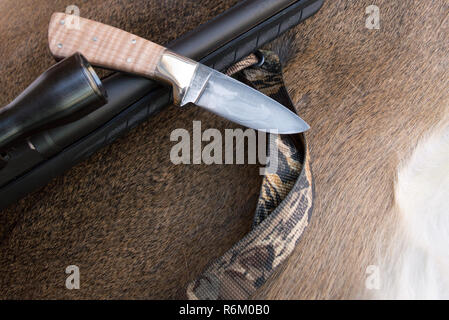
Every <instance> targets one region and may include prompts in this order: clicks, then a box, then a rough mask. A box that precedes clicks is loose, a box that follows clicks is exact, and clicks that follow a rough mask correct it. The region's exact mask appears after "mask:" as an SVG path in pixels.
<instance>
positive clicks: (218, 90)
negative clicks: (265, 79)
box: [181, 64, 310, 134]
mask: <svg viewBox="0 0 449 320" xmlns="http://www.w3.org/2000/svg"><path fill="white" fill-rule="evenodd" d="M189 102H193V103H194V104H196V105H197V106H200V107H202V108H204V109H206V110H209V111H211V112H213V113H215V114H217V115H219V116H222V117H223V118H226V119H228V120H231V121H233V122H236V123H238V124H241V125H243V126H245V127H249V128H253V129H256V130H261V131H266V132H270V131H271V132H278V133H279V134H292V133H299V132H303V131H306V130H308V129H309V128H310V127H309V125H308V124H307V123H306V122H305V121H304V120H302V119H301V118H300V117H298V116H297V115H296V114H295V113H293V112H292V111H290V110H289V109H287V108H286V107H284V106H283V105H281V104H280V103H278V102H277V101H275V100H273V99H271V98H270V97H267V96H266V95H264V94H262V93H261V92H259V91H257V90H255V89H253V88H251V87H249V86H247V85H245V84H243V83H241V82H239V81H237V80H235V79H233V78H231V77H228V76H226V75H224V74H222V73H220V72H218V71H216V70H213V69H211V68H209V67H206V66H204V65H201V64H199V65H198V67H197V68H196V72H195V75H194V77H193V79H192V81H191V83H190V86H189V88H188V89H187V92H186V94H185V96H184V97H183V99H182V103H181V105H185V104H186V103H189Z"/></svg>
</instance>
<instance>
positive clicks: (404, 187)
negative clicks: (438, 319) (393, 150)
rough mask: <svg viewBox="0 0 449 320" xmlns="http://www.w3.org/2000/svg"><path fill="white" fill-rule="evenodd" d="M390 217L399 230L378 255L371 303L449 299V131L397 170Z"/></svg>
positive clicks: (428, 140) (426, 142) (438, 133)
mask: <svg viewBox="0 0 449 320" xmlns="http://www.w3.org/2000/svg"><path fill="white" fill-rule="evenodd" d="M392 213H393V214H396V215H397V224H396V227H395V231H394V232H393V236H392V238H390V240H388V241H387V242H388V245H387V246H386V247H385V246H384V247H383V248H382V250H380V260H379V261H380V269H379V275H380V283H381V286H380V288H379V290H372V291H371V292H372V293H373V297H374V298H377V299H449V125H447V124H446V125H445V126H440V127H439V129H437V130H434V131H432V132H431V133H430V134H429V135H428V136H427V137H425V138H424V139H422V140H421V142H420V143H419V144H418V146H417V147H416V149H415V150H414V152H413V154H412V156H411V158H409V159H408V160H407V161H406V162H405V163H403V165H401V167H400V169H399V172H398V177H397V183H396V187H395V209H394V210H393V212H392ZM383 241H386V237H384V238H383Z"/></svg>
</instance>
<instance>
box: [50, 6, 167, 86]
mask: <svg viewBox="0 0 449 320" xmlns="http://www.w3.org/2000/svg"><path fill="white" fill-rule="evenodd" d="M73 22H75V23H73ZM48 42H49V46H50V51H51V53H52V54H53V55H54V56H55V57H57V58H65V57H68V56H71V55H72V54H74V53H76V52H80V53H81V54H83V55H84V56H85V57H86V58H87V60H88V61H89V62H90V63H91V64H92V65H96V66H99V67H103V68H108V69H113V70H119V71H124V72H129V73H135V74H139V75H142V76H144V77H149V78H151V77H153V76H154V74H155V69H156V66H157V64H158V62H159V60H160V58H161V56H162V54H163V52H164V51H165V50H166V48H164V47H162V46H160V45H158V44H155V43H153V42H151V41H148V40H146V39H143V38H140V37H138V36H135V35H133V34H131V33H129V32H126V31H123V30H120V29H118V28H114V27H112V26H108V25H105V24H103V23H100V22H96V21H92V20H89V19H85V18H81V17H77V16H73V15H68V14H65V13H60V12H57V13H54V14H53V15H52V17H51V21H50V26H49V29H48Z"/></svg>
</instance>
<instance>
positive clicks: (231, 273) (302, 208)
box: [187, 51, 314, 300]
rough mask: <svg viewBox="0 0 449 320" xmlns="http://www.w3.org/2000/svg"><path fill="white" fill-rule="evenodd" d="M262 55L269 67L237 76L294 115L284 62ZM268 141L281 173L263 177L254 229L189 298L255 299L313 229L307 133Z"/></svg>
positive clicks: (200, 280) (215, 263)
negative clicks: (306, 231) (310, 226)
mask: <svg viewBox="0 0 449 320" xmlns="http://www.w3.org/2000/svg"><path fill="white" fill-rule="evenodd" d="M262 53H263V54H264V56H265V63H264V64H263V65H262V66H260V67H250V68H247V69H244V70H243V71H240V73H239V74H238V77H240V78H241V80H242V81H245V82H246V83H247V84H249V85H252V86H253V87H255V88H256V89H258V90H260V91H261V92H263V93H265V94H266V95H268V96H270V97H272V98H273V99H275V100H277V101H279V102H280V103H282V104H283V105H284V106H286V107H289V108H290V109H292V110H293V111H294V107H293V104H292V102H291V99H290V97H289V95H288V93H287V90H286V88H285V86H284V82H283V77H282V69H281V64H280V62H279V58H278V57H277V56H276V55H275V54H274V53H272V52H268V51H264V52H262ZM249 59H252V60H251V61H253V57H250V58H249ZM243 64H244V63H243ZM241 65H242V63H240V64H239V65H238V67H236V68H234V70H240V69H241ZM269 140H270V141H269V143H276V144H277V147H278V149H277V150H278V166H277V167H278V169H277V171H276V172H275V173H269V174H266V175H265V177H264V179H263V183H262V187H261V191H260V195H259V200H258V204H257V208H256V213H255V217H254V223H253V228H252V230H251V231H250V232H249V233H248V234H247V235H246V236H245V237H244V238H243V239H242V240H240V241H239V242H238V243H236V244H235V245H234V246H233V247H232V248H231V249H230V250H228V251H227V252H226V253H225V254H224V255H223V256H221V257H220V258H218V259H217V260H215V261H213V262H212V263H210V264H209V265H208V266H207V267H206V269H205V270H204V271H203V273H202V274H201V275H200V276H199V277H198V278H197V279H196V280H195V281H193V282H192V283H190V284H189V285H188V287H187V297H188V298H189V299H201V300H203V299H209V300H210V299H212V300H216V299H229V300H231V299H249V298H251V296H252V295H253V294H254V293H255V292H256V290H257V289H258V288H260V287H261V286H262V285H263V284H264V283H265V282H266V281H267V279H268V278H269V277H270V276H271V275H272V274H273V273H274V272H275V270H276V269H277V268H278V267H279V265H281V263H283V262H284V261H285V260H286V259H287V258H288V257H289V256H290V254H291V253H292V251H293V249H294V248H295V246H296V244H297V243H298V241H299V239H300V237H301V235H302V233H303V232H304V229H305V228H306V226H307V225H308V221H309V218H310V215H311V212H312V208H313V193H314V190H313V180H312V172H311V168H310V163H309V156H308V152H307V145H306V142H305V138H304V135H303V134H299V135H270V136H269Z"/></svg>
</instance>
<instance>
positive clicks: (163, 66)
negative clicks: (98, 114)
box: [48, 12, 309, 134]
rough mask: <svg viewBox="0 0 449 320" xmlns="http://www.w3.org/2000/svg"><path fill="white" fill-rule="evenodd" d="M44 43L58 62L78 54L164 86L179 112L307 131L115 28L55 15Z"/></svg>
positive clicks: (274, 106)
mask: <svg viewBox="0 0 449 320" xmlns="http://www.w3.org/2000/svg"><path fill="white" fill-rule="evenodd" d="M48 41H49V46H50V51H51V53H52V54H53V55H54V56H55V57H57V58H65V57H68V56H71V55H72V54H74V53H76V52H79V53H81V54H82V55H84V57H86V58H87V60H88V61H89V62H90V63H91V64H92V65H95V66H99V67H103V68H107V69H112V70H118V71H123V72H128V73H133V74H137V75H140V76H143V77H147V78H152V79H155V80H159V81H162V82H165V83H168V84H170V85H172V87H173V100H174V103H175V104H176V105H178V106H185V105H186V104H188V103H193V104H195V105H197V106H200V107H202V108H204V109H206V110H209V111H211V112H213V113H215V114H217V115H219V116H222V117H224V118H226V119H228V120H231V121H233V122H236V123H238V124H240V125H243V126H246V127H249V128H253V129H256V130H260V131H266V132H277V133H279V134H293V133H299V132H303V131H306V130H308V129H309V126H308V124H307V123H306V122H305V121H304V120H302V119H301V118H300V117H299V116H298V115H296V114H295V113H293V112H292V111H290V110H289V109H287V108H286V107H284V106H283V105H281V104H280V103H278V102H277V101H275V100H273V99H271V98H269V97H267V96H266V95H264V94H262V93H261V92H259V91H257V90H255V89H253V88H251V87H249V86H247V85H245V84H243V83H241V82H239V81H237V80H235V79H233V78H231V77H228V76H226V75H224V74H222V73H220V72H218V71H216V70H214V69H211V68H209V67H206V66H204V65H202V64H200V63H198V62H195V61H193V60H191V59H189V58H186V57H183V56H180V55H178V54H176V53H174V52H171V51H169V50H168V49H166V48H164V47H163V46H160V45H158V44H155V43H153V42H151V41H148V40H146V39H143V38H141V37H138V36H136V35H133V34H131V33H128V32H126V31H123V30H120V29H118V28H115V27H112V26H109V25H105V24H102V23H99V22H96V21H92V20H89V19H85V18H81V17H78V16H73V15H68V14H65V13H59V12H56V13H54V14H53V15H52V17H51V21H50V26H49V31H48Z"/></svg>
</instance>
